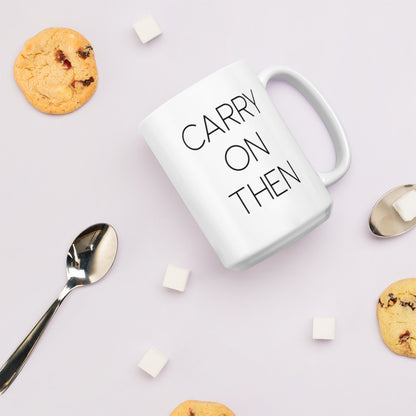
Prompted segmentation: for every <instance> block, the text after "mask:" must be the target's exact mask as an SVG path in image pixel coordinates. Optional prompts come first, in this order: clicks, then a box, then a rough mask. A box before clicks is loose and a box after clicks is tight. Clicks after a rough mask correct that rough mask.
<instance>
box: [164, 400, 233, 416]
mask: <svg viewBox="0 0 416 416" xmlns="http://www.w3.org/2000/svg"><path fill="white" fill-rule="evenodd" d="M170 416H235V415H234V413H233V412H232V411H231V410H230V409H229V408H228V407H226V406H224V405H223V404H219V403H214V402H200V401H198V400H187V401H186V402H183V403H181V404H180V405H179V406H178V407H177V408H176V409H175V410H174V411H173V412H172V413H171V414H170Z"/></svg>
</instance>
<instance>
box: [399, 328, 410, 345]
mask: <svg viewBox="0 0 416 416" xmlns="http://www.w3.org/2000/svg"><path fill="white" fill-rule="evenodd" d="M409 338H410V332H409V331H406V332H404V333H403V334H401V335H400V336H399V342H400V344H403V343H404V342H407V340H408V339H409Z"/></svg>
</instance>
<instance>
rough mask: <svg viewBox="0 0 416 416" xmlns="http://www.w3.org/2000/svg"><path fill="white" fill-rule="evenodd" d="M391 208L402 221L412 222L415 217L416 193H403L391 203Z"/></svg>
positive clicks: (413, 191)
mask: <svg viewBox="0 0 416 416" xmlns="http://www.w3.org/2000/svg"><path fill="white" fill-rule="evenodd" d="M393 208H394V209H395V210H396V211H397V213H398V214H399V215H400V217H401V218H402V220H403V221H405V222H407V221H412V220H413V218H415V217H416V191H415V190H411V191H409V192H407V193H405V194H404V195H403V196H401V197H400V198H399V199H398V200H397V201H395V202H394V203H393Z"/></svg>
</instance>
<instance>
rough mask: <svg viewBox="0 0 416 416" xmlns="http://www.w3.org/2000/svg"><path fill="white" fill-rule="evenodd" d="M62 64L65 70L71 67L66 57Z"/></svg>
mask: <svg viewBox="0 0 416 416" xmlns="http://www.w3.org/2000/svg"><path fill="white" fill-rule="evenodd" d="M63 65H64V67H65V68H66V69H67V70H68V69H69V68H71V67H72V65H71V62H69V61H68V59H64V62H63Z"/></svg>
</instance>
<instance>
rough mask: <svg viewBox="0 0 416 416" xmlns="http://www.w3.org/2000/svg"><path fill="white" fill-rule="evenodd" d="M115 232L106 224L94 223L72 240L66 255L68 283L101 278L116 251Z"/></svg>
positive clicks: (84, 282)
mask: <svg viewBox="0 0 416 416" xmlns="http://www.w3.org/2000/svg"><path fill="white" fill-rule="evenodd" d="M117 245H118V243H117V234H116V232H115V230H114V228H113V227H112V226H111V225H108V224H95V225H92V226H91V227H88V228H87V229H86V230H84V231H83V232H82V233H81V234H79V235H78V237H77V238H76V239H75V240H74V242H73V243H72V245H71V247H70V248H69V250H68V254H67V256H66V274H67V278H68V283H70V282H71V285H72V284H74V285H75V286H82V285H89V284H91V283H96V282H98V281H99V280H100V279H102V278H103V277H104V276H105V275H106V274H107V272H108V271H109V270H110V268H111V266H112V265H113V262H114V259H115V257H116V253H117Z"/></svg>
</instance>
